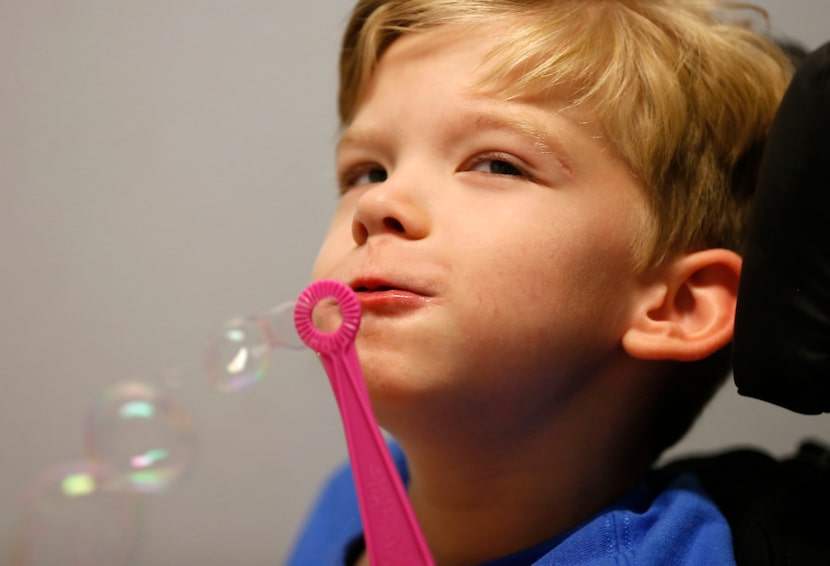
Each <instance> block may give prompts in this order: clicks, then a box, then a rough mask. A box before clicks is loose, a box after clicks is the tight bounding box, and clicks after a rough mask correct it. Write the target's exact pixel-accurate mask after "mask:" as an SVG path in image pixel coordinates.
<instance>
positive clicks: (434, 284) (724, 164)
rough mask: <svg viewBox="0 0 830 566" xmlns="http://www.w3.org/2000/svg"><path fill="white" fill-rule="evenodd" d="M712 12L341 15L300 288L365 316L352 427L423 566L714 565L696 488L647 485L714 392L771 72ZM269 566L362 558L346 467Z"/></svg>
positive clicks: (661, 6) (710, 525)
mask: <svg viewBox="0 0 830 566" xmlns="http://www.w3.org/2000/svg"><path fill="white" fill-rule="evenodd" d="M722 9H723V7H722V6H720V5H718V4H716V3H714V2H706V1H694V0H688V1H684V0H652V1H636V0H619V1H612V0H606V1H599V0H597V1H585V0H566V1H550V0H548V1H532V0H528V1H516V0H494V1H486V2H485V1H480V0H389V1H383V0H361V1H360V2H359V3H358V5H357V6H356V8H355V10H354V12H353V15H352V19H351V21H350V23H349V25H348V28H347V31H346V34H345V38H344V43H343V50H342V54H341V87H340V98H339V104H340V117H341V122H342V127H343V134H342V137H341V139H340V142H339V145H338V148H337V169H338V175H339V179H340V190H341V196H340V203H339V206H338V209H337V211H336V212H335V215H334V219H333V221H332V225H331V229H330V232H329V234H328V235H327V237H326V240H325V242H324V244H323V246H322V249H321V251H320V255H319V257H318V259H317V263H316V265H315V269H314V273H313V277H314V279H323V278H326V279H337V280H341V281H343V282H345V283H347V284H349V285H350V286H351V287H352V288H353V289H354V290H355V291H356V292H357V293H358V295H359V297H360V299H361V305H362V308H363V320H362V323H361V330H360V333H359V334H358V341H357V346H358V352H359V355H360V359H361V365H362V367H363V371H364V374H365V376H366V379H367V384H368V387H369V391H370V394H371V397H372V404H373V408H374V410H375V413H376V416H377V419H378V421H379V423H380V424H381V425H382V426H383V427H384V428H385V429H386V430H388V431H389V432H390V433H391V434H392V435H393V436H394V437H395V440H396V442H397V444H398V445H399V446H400V448H401V449H402V453H401V452H399V451H398V447H397V446H395V447H393V451H394V453H395V455H396V457H397V459H398V461H399V463H400V465H401V467H402V473H403V474H404V475H405V477H406V478H407V482H408V490H409V495H410V499H411V501H412V505H413V508H414V510H415V513H416V515H417V517H418V520H419V522H420V525H421V528H422V530H423V532H424V535H425V537H426V539H427V541H428V543H429V546H430V549H431V551H432V554H433V556H434V558H435V561H436V563H437V564H439V565H469V564H481V563H491V564H500V565H505V564H534V563H536V564H620V563H632V562H634V560H635V558H636V561H637V562H639V563H641V564H730V563H732V562H733V557H732V551H731V542H730V534H729V527H728V525H727V524H726V522H725V520H724V518H723V516H722V515H721V514H720V512H719V511H718V509H717V507H716V506H715V505H714V504H713V503H712V502H711V500H710V499H709V498H708V496H707V495H706V493H705V492H704V490H703V489H702V488H701V486H700V484H699V483H698V482H697V481H696V479H695V478H694V477H693V476H691V475H688V474H675V475H671V476H668V477H666V475H665V474H664V473H661V472H659V471H650V469H651V466H652V465H653V463H654V462H655V460H656V458H657V457H658V456H659V454H660V452H661V451H662V450H663V449H665V448H666V447H668V446H669V445H671V444H672V443H674V442H675V441H676V440H677V439H678V438H679V437H680V436H681V435H682V434H683V433H684V432H685V431H686V429H687V428H688V427H689V426H690V424H691V422H692V420H693V419H694V417H695V415H696V414H697V413H698V412H699V410H700V409H701V407H702V406H703V405H704V404H705V402H706V401H707V400H708V399H709V397H710V396H711V394H712V393H713V391H714V390H715V389H716V387H717V386H718V385H719V384H720V383H721V382H722V380H723V378H724V376H725V375H726V374H727V373H728V370H729V363H728V360H729V353H728V347H729V344H730V341H731V338H732V329H733V316H734V310H735V300H736V294H737V288H738V278H739V274H740V269H741V259H740V256H739V255H738V253H739V251H740V245H741V237H742V232H743V225H744V222H745V217H746V213H747V209H748V205H749V201H750V198H751V193H752V188H753V185H754V174H755V169H756V164H757V163H756V162H757V158H758V156H759V153H760V149H761V148H762V146H763V143H764V139H765V135H766V132H767V130H768V128H769V125H770V123H771V121H772V118H773V115H774V113H775V109H776V107H777V105H778V102H779V100H780V98H781V95H782V94H783V91H784V89H785V87H786V85H787V83H788V80H789V77H790V73H791V69H790V67H789V64H788V63H787V62H786V59H785V57H784V56H783V54H781V52H780V51H779V50H778V49H777V48H776V47H774V45H773V44H771V43H770V42H768V41H767V40H765V39H763V38H762V37H760V36H759V35H757V34H755V33H753V32H751V31H749V30H748V29H745V28H744V27H742V26H739V25H727V24H724V23H721V22H720V21H718V20H716V19H715V18H714V16H712V15H711V14H712V12H714V11H715V10H722ZM403 454H405V455H406V462H405V463H404V460H403ZM290 563H291V564H366V563H368V560H367V557H366V556H365V553H364V551H363V548H362V538H361V528H360V522H359V517H358V515H357V506H356V503H355V501H354V494H353V488H352V486H351V485H350V478H349V476H348V472H347V471H346V472H343V473H341V474H340V475H339V476H337V477H336V478H335V479H334V480H333V482H332V484H331V485H330V486H329V487H328V489H327V491H326V492H325V493H324V495H323V496H322V499H321V500H320V502H319V507H318V509H317V510H316V512H315V514H314V515H313V516H312V519H311V521H310V522H309V524H308V526H307V530H306V532H305V533H304V534H303V536H302V537H301V539H300V541H299V543H298V545H297V548H296V549H295V552H294V554H293V556H292V558H291V559H290ZM380 566H383V565H380Z"/></svg>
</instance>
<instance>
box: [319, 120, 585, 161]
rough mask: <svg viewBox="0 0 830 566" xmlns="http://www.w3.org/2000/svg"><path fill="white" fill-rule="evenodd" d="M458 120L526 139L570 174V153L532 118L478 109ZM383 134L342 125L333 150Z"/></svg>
mask: <svg viewBox="0 0 830 566" xmlns="http://www.w3.org/2000/svg"><path fill="white" fill-rule="evenodd" d="M565 119H566V120H567V118H565ZM459 123H460V124H461V127H462V129H468V128H469V129H481V130H491V131H499V130H501V131H505V132H508V133H513V134H518V135H519V136H521V137H524V138H528V139H530V140H531V142H532V144H533V146H534V147H535V148H536V149H537V150H538V151H539V152H540V153H543V154H546V155H550V156H551V157H553V158H555V159H557V160H558V161H559V163H560V165H561V166H562V168H563V169H564V170H565V171H566V172H567V173H568V174H573V171H574V168H573V162H574V159H573V155H572V152H571V151H569V150H568V149H567V148H566V147H565V145H564V143H563V142H562V141H560V140H559V139H558V138H557V137H556V136H554V135H553V134H552V133H551V131H550V130H549V129H546V128H543V127H541V126H539V125H538V124H537V123H536V122H535V121H533V120H530V119H525V118H523V117H520V116H516V115H511V114H504V113H494V112H483V111H480V112H471V113H469V114H465V115H462V116H461V117H459ZM384 135H385V132H384V131H383V130H380V129H376V128H374V127H372V128H366V129H363V128H361V129H359V130H354V129H352V128H346V129H345V130H344V131H343V133H342V135H341V136H340V139H339V140H338V141H337V145H336V146H335V150H336V151H340V149H341V148H342V147H344V146H349V145H357V146H372V145H375V144H377V143H379V141H380V140H382V138H383V137H384Z"/></svg>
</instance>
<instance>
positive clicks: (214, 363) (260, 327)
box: [205, 302, 305, 391]
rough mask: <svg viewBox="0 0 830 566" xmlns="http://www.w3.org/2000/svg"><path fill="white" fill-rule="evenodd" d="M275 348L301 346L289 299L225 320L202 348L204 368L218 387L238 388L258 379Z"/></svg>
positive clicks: (269, 361)
mask: <svg viewBox="0 0 830 566" xmlns="http://www.w3.org/2000/svg"><path fill="white" fill-rule="evenodd" d="M277 348H280V349H288V350H300V349H303V348H305V344H303V341H302V340H301V339H300V337H299V336H298V335H297V331H296V329H295V328H294V303H293V302H287V303H283V304H281V305H279V306H277V307H275V308H273V309H271V310H269V311H267V312H265V313H263V314H261V315H258V316H250V317H245V318H233V319H231V320H229V321H228V322H226V323H225V325H224V327H223V328H222V330H221V331H220V332H219V333H218V334H217V335H216V336H215V337H214V338H213V339H212V340H211V342H210V344H209V345H208V348H207V350H206V351H205V371H206V372H207V374H208V377H209V378H210V380H211V382H212V383H213V385H214V386H215V387H216V388H217V389H219V390H220V391H239V390H240V389H245V388H247V387H250V386H251V385H253V384H255V383H257V382H259V381H260V380H262V378H263V377H264V376H265V373H266V371H267V370H268V367H269V366H270V364H271V359H272V355H273V350H274V349H277Z"/></svg>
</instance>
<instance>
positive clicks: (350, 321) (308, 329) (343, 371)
mask: <svg viewBox="0 0 830 566" xmlns="http://www.w3.org/2000/svg"><path fill="white" fill-rule="evenodd" d="M324 299H333V300H334V301H335V302H336V303H337V305H338V306H339V308H340V312H341V314H342V316H343V320H342V322H341V323H340V327H339V328H338V329H337V330H335V331H334V332H323V331H321V330H319V329H318V328H317V327H316V326H315V325H314V322H313V320H312V312H313V310H314V308H315V307H316V306H317V305H318V304H319V302H320V301H322V300H324ZM360 316H361V311H360V302H359V301H358V299H357V296H356V295H355V293H354V291H352V290H351V289H350V288H349V287H348V286H347V285H344V284H343V283H340V282H338V281H330V280H324V281H317V282H316V283H312V284H311V285H309V286H308V287H306V289H305V290H304V291H303V292H302V293H301V294H300V297H299V298H298V299H297V305H296V307H295V308H294V324H295V326H296V327H297V333H298V334H299V335H300V338H302V340H303V342H305V343H306V345H307V346H308V347H309V348H311V349H312V350H314V351H315V352H317V353H318V354H319V356H320V358H321V360H322V362H323V367H324V368H325V369H326V373H327V374H328V376H329V382H330V383H331V388H332V390H333V391H334V397H335V399H336V401H337V406H338V407H339V409H340V416H341V418H342V420H343V428H344V431H345V433H346V444H347V446H348V449H349V458H350V460H351V463H352V472H353V474H354V480H355V487H356V488H357V499H358V504H359V506H360V516H361V518H362V520H363V529H364V536H365V539H366V550H367V552H368V553H369V559H370V561H371V563H372V564H374V565H376V566H433V565H434V564H435V562H434V561H433V559H432V556H431V554H430V552H429V548H428V547H427V544H426V541H425V540H424V536H423V534H422V533H421V528H420V526H419V525H418V521H417V520H416V518H415V514H414V513H413V511H412V506H411V505H410V503H409V498H408V497H407V494H406V490H405V488H404V486H403V482H402V481H401V478H400V475H399V474H398V470H397V468H396V467H395V464H394V462H393V461H392V457H391V456H390V455H389V450H388V449H387V447H386V442H385V441H384V439H383V435H382V434H381V432H380V428H379V427H378V424H377V421H376V420H375V415H374V413H373V412H372V407H371V405H370V403H369V392H368V391H367V389H366V381H365V379H364V377H363V371H362V370H361V368H360V362H359V360H358V358H357V350H356V349H355V345H354V340H355V336H356V335H357V331H358V328H359V327H360Z"/></svg>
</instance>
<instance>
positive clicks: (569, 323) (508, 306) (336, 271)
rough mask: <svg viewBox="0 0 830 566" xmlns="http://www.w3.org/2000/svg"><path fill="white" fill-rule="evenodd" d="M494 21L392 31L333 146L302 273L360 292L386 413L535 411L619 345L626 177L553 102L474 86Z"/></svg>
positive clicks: (626, 287) (629, 282)
mask: <svg viewBox="0 0 830 566" xmlns="http://www.w3.org/2000/svg"><path fill="white" fill-rule="evenodd" d="M494 32H496V33H497V32H498V30H497V29H495V28H491V27H480V28H478V29H477V30H476V31H473V32H470V31H469V30H466V29H465V30H464V31H463V33H462V32H459V30H458V29H453V28H442V29H438V30H434V31H429V32H426V33H423V34H420V35H417V34H416V35H408V36H404V37H403V38H401V39H399V40H397V41H395V43H393V44H392V46H391V47H390V48H389V50H388V51H387V52H386V53H385V54H384V56H383V58H382V60H381V62H380V65H379V67H378V70H377V73H376V75H375V77H374V80H373V83H372V84H371V86H370V89H369V91H368V93H367V95H366V96H365V98H364V99H363V101H362V104H361V105H360V107H359V109H358V112H357V114H356V116H355V119H354V121H353V122H352V123H351V124H350V125H349V127H348V129H347V130H346V131H345V133H344V135H343V138H342V141H341V143H340V145H339V146H338V150H337V168H338V173H339V175H340V179H341V186H342V189H341V190H342V196H341V197H340V202H339V206H338V209H337V211H336V213H335V215H334V218H333V220H332V224H331V228H330V232H329V233H328V235H327V237H326V240H325V242H324V244H323V246H322V249H321V251H320V254H319V257H318V258H317V262H316V265H315V268H314V273H313V278H314V279H315V280H316V279H323V278H327V279H337V280H340V281H343V282H345V283H347V284H350V285H352V287H353V288H354V289H355V290H357V291H358V292H359V295H360V297H361V300H362V306H363V312H364V317H363V321H362V324H361V330H360V333H359V335H358V350H359V354H360V358H361V363H362V366H363V369H364V373H365V374H366V377H367V381H368V382H369V388H370V392H371V393H372V396H373V402H374V404H375V408H376V411H378V417H379V419H380V421H381V423H382V424H386V423H385V422H384V421H385V420H389V419H392V418H394V415H396V414H397V412H396V409H400V408H401V407H402V406H403V405H406V404H408V403H412V402H416V401H426V402H429V403H432V402H436V401H439V400H440V401H441V404H442V409H441V410H442V411H447V410H460V408H461V407H466V408H467V409H468V410H471V411H477V412H486V413H487V414H490V415H491V416H492V417H493V418H500V417H508V418H509V417H515V416H518V415H522V416H523V417H532V415H533V414H534V413H539V414H542V412H543V411H546V410H549V409H550V402H556V400H557V398H558V397H559V394H560V393H563V392H565V391H570V390H571V386H572V385H574V384H575V383H579V381H578V380H581V379H586V378H588V376H590V375H592V374H593V373H595V372H596V371H599V370H601V369H602V368H604V367H607V366H608V364H609V363H613V362H611V360H613V359H615V357H616V356H620V355H621V348H620V345H619V343H620V338H621V336H622V334H623V331H624V330H625V328H626V327H627V324H628V322H629V317H630V316H631V314H632V304H633V298H634V297H635V296H636V295H637V293H638V291H639V290H640V286H639V281H638V278H637V276H636V271H635V264H636V257H637V256H636V252H635V250H636V248H637V242H638V236H639V235H641V234H642V233H643V231H644V230H645V229H646V227H647V225H648V224H647V223H648V222H649V220H648V213H647V212H646V203H645V198H644V196H643V194H642V191H641V189H640V187H639V186H638V184H637V183H636V182H635V180H634V179H632V177H631V176H630V175H629V173H628V172H627V170H626V167H625V166H624V164H623V163H621V162H620V161H619V160H618V159H617V158H616V157H615V156H614V154H613V152H612V151H611V150H610V149H609V148H607V147H605V146H604V144H603V140H602V139H600V138H599V136H598V135H597V132H596V131H594V130H592V129H591V128H590V127H589V126H588V125H585V124H584V123H580V122H582V119H581V118H580V117H579V116H577V115H575V114H570V115H568V116H567V117H566V116H565V115H564V114H563V113H560V112H559V105H558V103H557V102H556V101H547V102H545V103H543V102H542V101H535V100H512V101H505V100H503V99H501V98H499V97H496V96H493V95H488V94H486V93H483V92H481V91H478V92H475V91H473V90H472V85H473V84H474V83H475V82H476V81H477V79H478V78H479V77H480V74H479V73H480V72H481V67H480V66H481V65H482V61H483V57H484V56H485V54H486V53H487V51H488V50H489V45H490V44H491V43H490V42H491V40H490V39H488V38H491V37H493V35H492V34H493V33H494ZM505 412H510V413H511V414H509V415H508V414H501V415H499V413H505Z"/></svg>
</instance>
